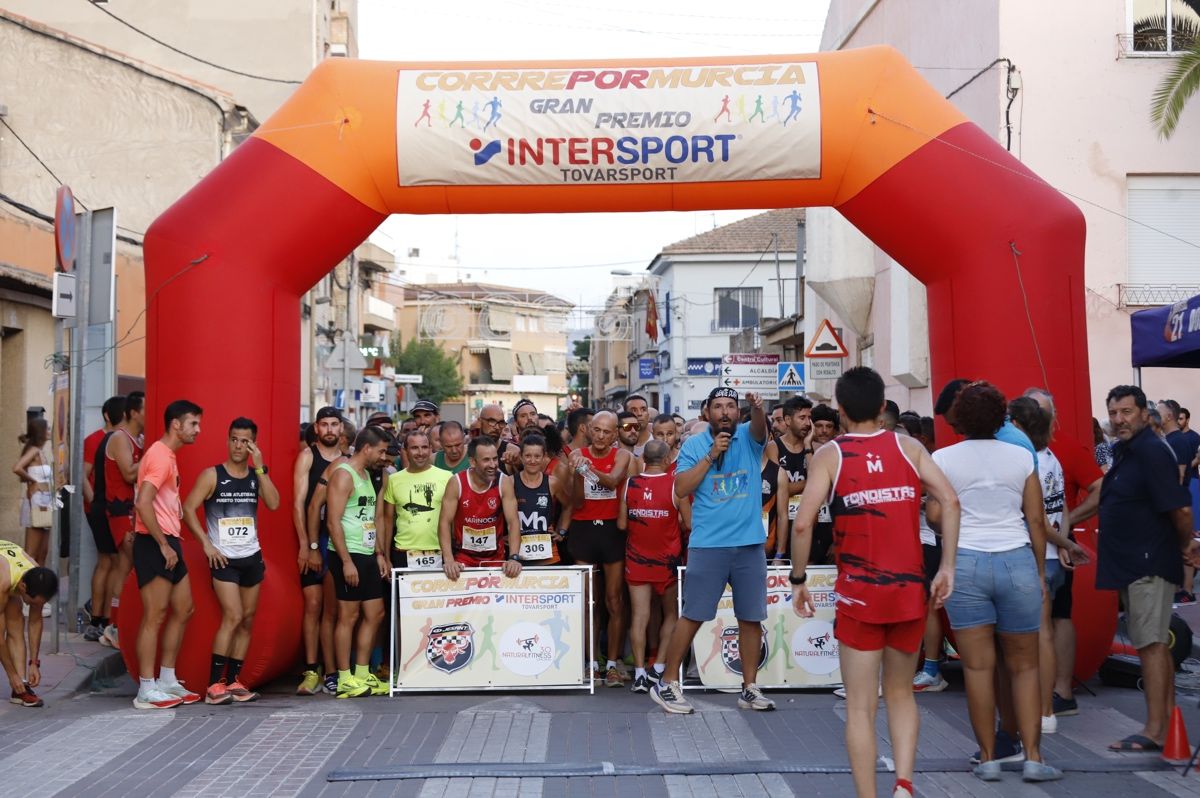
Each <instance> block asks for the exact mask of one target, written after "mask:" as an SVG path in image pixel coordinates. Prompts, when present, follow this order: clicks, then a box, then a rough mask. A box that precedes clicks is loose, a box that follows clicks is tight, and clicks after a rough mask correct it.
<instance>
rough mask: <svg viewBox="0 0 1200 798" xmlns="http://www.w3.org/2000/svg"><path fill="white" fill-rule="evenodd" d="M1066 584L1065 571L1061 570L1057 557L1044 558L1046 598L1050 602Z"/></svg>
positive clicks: (1064, 569)
mask: <svg viewBox="0 0 1200 798" xmlns="http://www.w3.org/2000/svg"><path fill="white" fill-rule="evenodd" d="M1066 583H1067V569H1066V568H1063V565H1062V563H1061V562H1059V561H1058V557H1047V558H1046V596H1047V597H1048V598H1049V599H1050V601H1051V602H1053V601H1054V597H1055V596H1057V595H1058V591H1059V590H1060V589H1061V588H1062V586H1063V585H1065V584H1066Z"/></svg>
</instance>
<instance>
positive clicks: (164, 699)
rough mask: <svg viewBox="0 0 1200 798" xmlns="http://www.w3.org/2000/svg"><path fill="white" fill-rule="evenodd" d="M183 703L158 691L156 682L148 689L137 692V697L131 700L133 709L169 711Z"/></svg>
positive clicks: (180, 699)
mask: <svg viewBox="0 0 1200 798" xmlns="http://www.w3.org/2000/svg"><path fill="white" fill-rule="evenodd" d="M182 703H183V699H182V698H177V697H176V696H173V695H169V694H167V693H165V692H163V691H162V690H160V689H159V687H158V683H157V682H156V683H155V684H154V686H153V687H151V688H149V689H141V690H138V694H137V697H136V698H134V699H133V708H134V709H171V708H172V707H177V706H179V705H180V704H182Z"/></svg>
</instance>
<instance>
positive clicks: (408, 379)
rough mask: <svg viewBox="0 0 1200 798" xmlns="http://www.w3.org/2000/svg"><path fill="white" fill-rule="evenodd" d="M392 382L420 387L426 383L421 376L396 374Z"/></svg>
mask: <svg viewBox="0 0 1200 798" xmlns="http://www.w3.org/2000/svg"><path fill="white" fill-rule="evenodd" d="M392 382H395V383H400V384H404V385H420V384H422V383H423V382H425V378H424V377H423V376H421V375H420V374H396V375H393V377H392ZM481 407H482V405H481Z"/></svg>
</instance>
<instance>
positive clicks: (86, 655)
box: [0, 625, 125, 713]
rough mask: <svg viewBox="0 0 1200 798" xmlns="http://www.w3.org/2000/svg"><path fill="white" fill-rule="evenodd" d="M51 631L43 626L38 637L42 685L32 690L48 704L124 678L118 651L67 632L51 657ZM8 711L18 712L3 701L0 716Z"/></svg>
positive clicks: (111, 685) (0, 705)
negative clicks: (39, 638) (40, 646)
mask: <svg viewBox="0 0 1200 798" xmlns="http://www.w3.org/2000/svg"><path fill="white" fill-rule="evenodd" d="M51 632H52V630H51V629H50V627H49V625H47V626H46V629H45V631H44V632H43V634H42V652H41V660H42V683H41V684H40V685H38V686H37V687H36V688H34V690H35V692H36V693H37V694H38V695H39V696H40V697H41V698H42V699H43V700H44V701H45V702H46V703H47V704H48V705H49V704H51V703H54V702H61V701H64V700H66V699H68V698H70V697H71V696H73V695H75V694H76V693H81V692H94V691H96V690H100V689H105V688H111V687H113V686H115V683H116V681H117V680H119V679H120V678H121V677H122V676H124V674H125V662H124V660H122V659H121V654H120V652H119V651H116V650H115V649H111V648H107V647H105V646H102V645H100V644H99V643H89V642H88V641H86V640H84V639H83V635H82V634H76V633H75V632H71V633H69V634H64V635H63V636H62V638H61V641H60V646H59V653H57V654H52V653H50V651H51V649H53V647H54V643H53V635H52V633H51ZM5 684H7V680H6V681H5ZM8 708H11V709H18V708H17V707H13V706H12V705H10V704H8V703H7V702H6V703H4V704H0V713H3V712H5V711H6V709H8ZM26 711H27V710H26Z"/></svg>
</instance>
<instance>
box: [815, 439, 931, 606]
mask: <svg viewBox="0 0 1200 798" xmlns="http://www.w3.org/2000/svg"><path fill="white" fill-rule="evenodd" d="M834 445H835V446H837V450H838V453H839V455H840V456H841V462H840V464H839V466H838V472H837V479H836V480H834V483H833V495H832V497H831V500H830V504H829V506H830V510H831V512H832V514H833V543H834V550H835V553H836V558H837V559H836V562H837V568H838V576H837V588H836V590H837V602H838V603H837V611H838V612H840V613H845V614H846V615H848V616H850V617H852V618H854V619H856V620H859V621H863V622H865V623H898V622H901V621H909V620H914V619H916V618H922V617H924V616H925V605H926V600H927V596H926V593H925V566H924V558H923V555H922V552H921V534H920V510H921V480H920V478H919V477H918V475H917V470H916V468H915V467H914V466H913V464H912V463H911V462H910V461H909V459H908V455H906V454H905V453H904V450H903V449H901V448H900V439H899V438H898V437H897V435H896V433H894V432H888V431H887V430H880V431H879V432H876V433H875V434H873V435H842V436H840V437H838V438H836V439H835V440H834Z"/></svg>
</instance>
